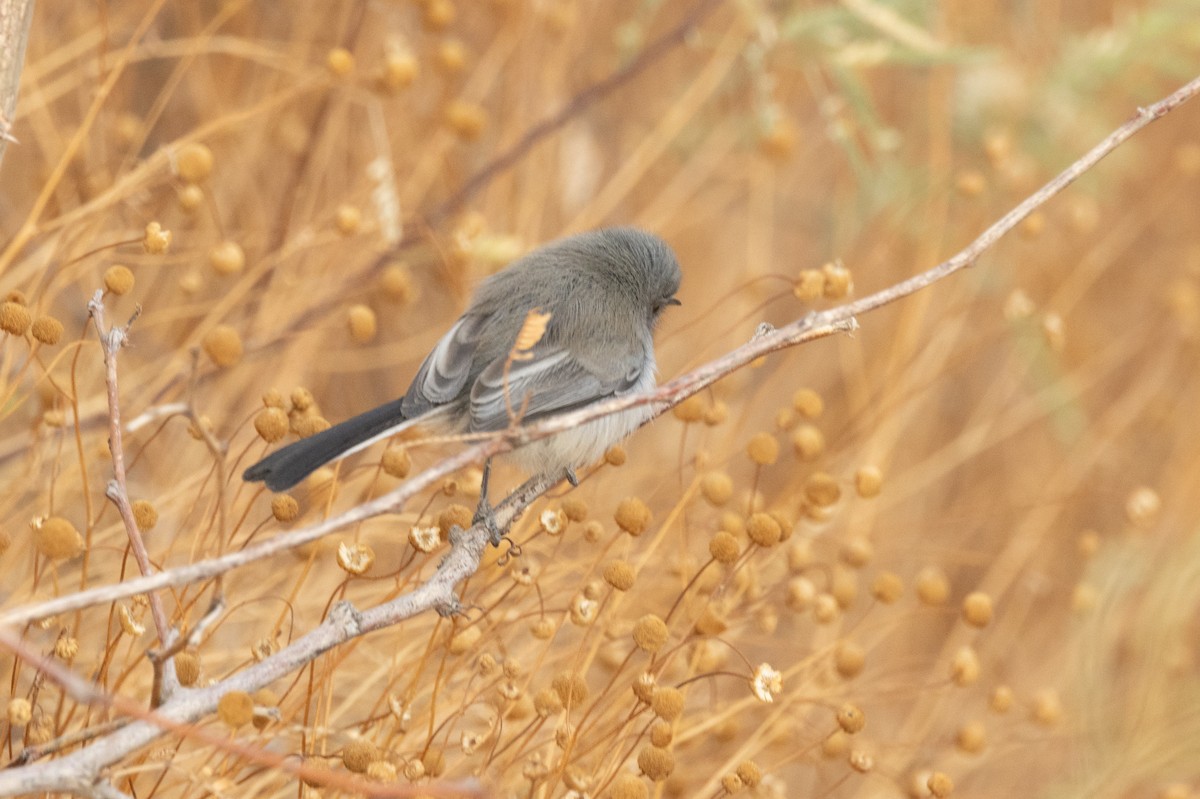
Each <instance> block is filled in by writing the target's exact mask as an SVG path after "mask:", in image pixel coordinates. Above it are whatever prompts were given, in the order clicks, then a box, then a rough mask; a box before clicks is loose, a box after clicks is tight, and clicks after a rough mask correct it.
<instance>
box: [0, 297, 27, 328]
mask: <svg viewBox="0 0 1200 799" xmlns="http://www.w3.org/2000/svg"><path fill="white" fill-rule="evenodd" d="M32 321H33V320H32V318H31V317H30V316H29V309H28V308H26V307H25V306H24V305H22V304H20V303H18V302H13V301H12V300H9V301H7V302H5V303H3V304H0V330H3V331H4V332H5V333H11V334H12V335H14V336H23V335H25V331H26V330H28V329H29V325H30V323H31V322H32Z"/></svg>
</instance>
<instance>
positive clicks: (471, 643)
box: [446, 627, 483, 655]
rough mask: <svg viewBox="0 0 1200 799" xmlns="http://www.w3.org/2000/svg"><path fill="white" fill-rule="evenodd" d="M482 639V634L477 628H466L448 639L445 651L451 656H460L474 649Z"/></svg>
mask: <svg viewBox="0 0 1200 799" xmlns="http://www.w3.org/2000/svg"><path fill="white" fill-rule="evenodd" d="M482 637H483V632H482V631H481V630H480V629H479V628H478V627H466V628H464V629H462V630H460V631H459V632H458V633H456V634H455V635H454V636H453V637H452V638H451V639H450V643H449V645H448V646H447V647H446V649H447V651H449V652H450V654H451V655H462V654H464V653H466V652H470V651H471V650H472V649H474V648H475V645H476V644H477V643H479V639H480V638H482Z"/></svg>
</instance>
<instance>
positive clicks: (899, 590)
mask: <svg viewBox="0 0 1200 799" xmlns="http://www.w3.org/2000/svg"><path fill="white" fill-rule="evenodd" d="M871 595H872V596H874V597H875V598H876V599H877V600H879V601H880V602H882V603H884V604H885V605H890V604H892V603H893V602H895V601H896V600H897V599H899V598H900V597H901V596H903V595H904V581H903V580H901V579H900V575H898V574H895V573H894V572H880V573H879V574H877V575H875V581H874V582H872V583H871Z"/></svg>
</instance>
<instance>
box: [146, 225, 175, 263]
mask: <svg viewBox="0 0 1200 799" xmlns="http://www.w3.org/2000/svg"><path fill="white" fill-rule="evenodd" d="M170 247H171V231H169V230H164V229H163V226H162V225H161V224H159V223H158V222H148V223H147V224H146V229H145V230H144V231H142V250H143V251H145V252H146V253H148V254H150V255H162V254H163V253H165V252H166V251H167V250H168V249H170Z"/></svg>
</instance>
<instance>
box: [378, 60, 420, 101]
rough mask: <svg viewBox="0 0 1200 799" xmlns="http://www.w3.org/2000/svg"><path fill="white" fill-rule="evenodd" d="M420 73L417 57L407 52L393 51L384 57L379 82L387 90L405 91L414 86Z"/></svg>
mask: <svg viewBox="0 0 1200 799" xmlns="http://www.w3.org/2000/svg"><path fill="white" fill-rule="evenodd" d="M420 71H421V67H420V64H419V63H418V62H417V57H416V56H415V55H413V54H412V53H411V52H409V51H407V50H393V51H391V52H388V53H387V55H385V56H384V59H383V72H382V74H381V75H380V76H379V82H380V83H381V84H382V85H383V87H384V88H385V89H391V90H393V91H395V90H397V89H403V88H404V87H406V86H411V85H412V82H413V81H415V80H416V79H417V75H418V74H419V73H420Z"/></svg>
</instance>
